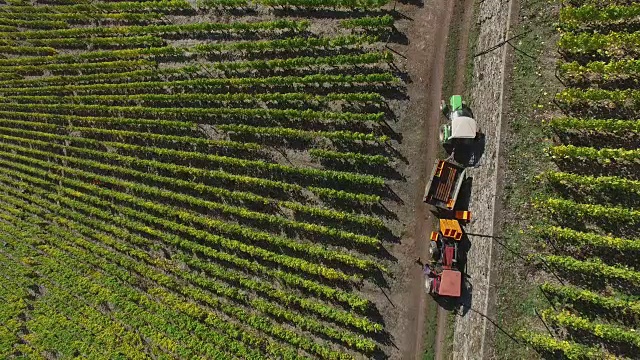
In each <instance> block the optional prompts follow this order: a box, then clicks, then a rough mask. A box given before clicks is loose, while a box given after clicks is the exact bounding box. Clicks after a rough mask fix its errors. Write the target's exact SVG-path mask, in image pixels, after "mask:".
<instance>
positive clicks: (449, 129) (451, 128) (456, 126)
mask: <svg viewBox="0 0 640 360" xmlns="http://www.w3.org/2000/svg"><path fill="white" fill-rule="evenodd" d="M440 110H442V113H443V114H444V116H445V117H446V118H447V120H449V122H447V123H446V124H444V125H442V126H440V143H442V145H443V146H445V148H446V147H453V148H455V147H456V146H458V145H468V144H471V143H473V141H475V140H476V139H478V138H479V137H480V136H481V133H480V130H479V129H478V126H477V124H476V120H475V119H474V118H473V113H472V112H471V109H470V108H469V107H468V106H467V104H466V103H465V102H464V101H462V96H460V95H453V96H451V98H449V104H446V103H445V102H444V100H442V101H441V103H440Z"/></svg>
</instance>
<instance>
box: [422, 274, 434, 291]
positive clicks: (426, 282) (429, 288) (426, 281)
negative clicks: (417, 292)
mask: <svg viewBox="0 0 640 360" xmlns="http://www.w3.org/2000/svg"><path fill="white" fill-rule="evenodd" d="M432 286H433V282H432V281H431V278H430V277H427V279H426V280H425V281H424V287H425V288H426V289H427V294H431V290H432V289H431V288H432Z"/></svg>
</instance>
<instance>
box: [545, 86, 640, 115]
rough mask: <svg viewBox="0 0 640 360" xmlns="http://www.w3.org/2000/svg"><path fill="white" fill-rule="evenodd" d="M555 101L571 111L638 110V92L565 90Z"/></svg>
mask: <svg viewBox="0 0 640 360" xmlns="http://www.w3.org/2000/svg"><path fill="white" fill-rule="evenodd" d="M556 100H557V101H558V102H559V103H560V104H562V105H565V106H567V107H569V108H571V109H579V108H589V107H602V108H609V109H611V108H626V109H630V110H633V111H637V110H639V109H640V90H634V89H626V90H602V89H585V90H583V89H574V88H567V89H564V90H562V91H561V92H560V93H558V94H557V95H556Z"/></svg>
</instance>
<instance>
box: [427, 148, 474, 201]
mask: <svg viewBox="0 0 640 360" xmlns="http://www.w3.org/2000/svg"><path fill="white" fill-rule="evenodd" d="M466 171H467V169H466V168H464V167H462V166H459V165H457V164H455V163H453V162H450V161H447V160H436V161H435V163H434V165H433V170H432V171H431V176H430V178H429V182H428V183H427V186H426V187H425V190H424V197H423V199H422V200H423V201H424V202H426V203H427V204H430V205H433V206H435V207H436V208H439V209H442V210H445V211H452V210H453V208H454V206H455V204H456V200H457V199H458V194H459V193H460V187H462V182H463V181H464V179H465V177H466Z"/></svg>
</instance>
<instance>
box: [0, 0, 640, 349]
mask: <svg viewBox="0 0 640 360" xmlns="http://www.w3.org/2000/svg"><path fill="white" fill-rule="evenodd" d="M556 21H557V19H556ZM639 24H640V6H639V5H638V4H637V3H636V2H635V1H624V0H607V1H600V0H564V1H563V2H562V7H561V9H560V18H559V22H557V24H556V25H557V28H558V30H559V31H560V38H559V41H558V43H557V47H558V52H559V57H560V60H559V63H558V65H557V69H556V75H557V77H558V79H559V80H560V81H561V82H562V84H563V85H564V89H563V90H561V91H560V92H558V93H557V94H556V95H555V98H554V103H555V105H557V108H559V109H560V110H559V111H556V113H555V115H554V117H553V118H552V119H550V120H549V121H545V127H546V130H547V131H548V134H550V135H551V139H552V141H551V143H550V144H549V146H548V148H547V155H548V158H549V159H550V160H551V163H552V164H553V165H552V168H551V169H549V170H546V171H545V172H544V173H542V174H540V175H539V176H538V177H537V181H539V182H540V183H541V184H543V186H542V187H543V188H544V190H543V191H541V192H540V195H536V196H535V198H534V200H533V201H532V205H533V207H534V208H535V209H536V210H537V211H538V212H539V213H541V214H543V217H544V220H543V222H542V224H538V225H536V226H533V227H532V228H531V229H529V230H528V231H529V232H530V234H529V235H531V236H533V237H535V238H536V241H537V246H536V248H537V249H536V250H538V251H537V253H535V254H532V255H530V256H529V258H528V260H529V261H530V262H531V263H532V264H534V266H535V267H537V268H538V269H539V270H541V271H542V273H544V274H546V275H545V276H544V280H542V281H543V283H542V284H541V285H540V287H539V290H540V292H541V293H542V295H543V299H544V300H543V301H545V303H546V306H547V307H546V308H542V309H539V308H538V309H536V313H537V316H538V320H539V322H540V323H541V324H540V326H539V329H537V330H534V329H531V328H528V329H527V330H524V331H520V332H519V333H518V334H517V337H518V339H519V341H522V342H523V343H525V344H527V345H528V346H529V347H530V348H533V349H535V350H536V351H537V352H538V353H539V354H541V355H542V356H543V357H544V358H565V359H614V358H615V359H618V358H629V359H631V358H634V359H637V358H638V354H640V333H639V332H638V330H640V326H639V325H640V313H639V312H638V310H639V309H640V297H639V294H640V262H639V261H638V259H639V255H640V252H639V250H640V231H639V229H640V175H639V174H640V128H639V127H638V124H639V123H638V121H639V120H640V93H639V92H638V90H637V84H638V75H639V74H640V60H638V58H639V56H640V52H639V50H640V32H639V30H640V27H639V26H638V25H639ZM9 81H10V80H9ZM543 325H544V326H543Z"/></svg>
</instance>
